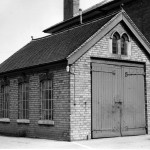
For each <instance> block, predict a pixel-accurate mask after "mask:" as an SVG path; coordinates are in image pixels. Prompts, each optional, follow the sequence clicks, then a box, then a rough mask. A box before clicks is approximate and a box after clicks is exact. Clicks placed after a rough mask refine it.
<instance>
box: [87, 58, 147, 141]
mask: <svg viewBox="0 0 150 150" xmlns="http://www.w3.org/2000/svg"><path fill="white" fill-rule="evenodd" d="M92 63H99V64H108V65H116V66H128V67H140V68H141V67H143V68H144V72H145V75H144V91H145V93H144V97H145V98H144V99H145V126H146V129H145V130H146V134H148V119H147V97H146V95H147V88H146V62H140V61H131V60H118V59H112V58H101V57H91V62H90V74H91V139H95V138H93V133H92V129H93V127H92V126H93V125H92V124H93V122H92V121H93V118H92V116H93V114H92V108H93V107H92V106H93V103H92V101H93V95H92Z"/></svg>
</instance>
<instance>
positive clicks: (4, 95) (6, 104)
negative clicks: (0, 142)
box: [0, 84, 10, 122]
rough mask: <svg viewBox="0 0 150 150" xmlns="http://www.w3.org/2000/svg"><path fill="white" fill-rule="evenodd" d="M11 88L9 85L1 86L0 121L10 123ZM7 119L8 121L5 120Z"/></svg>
mask: <svg viewBox="0 0 150 150" xmlns="http://www.w3.org/2000/svg"><path fill="white" fill-rule="evenodd" d="M9 95H10V86H9V85H8V84H4V85H1V100H0V105H1V109H0V119H1V120H2V121H6V122H9V120H8V119H9V118H10V96H9ZM5 119H6V120H5Z"/></svg>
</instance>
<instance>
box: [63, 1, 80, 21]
mask: <svg viewBox="0 0 150 150" xmlns="http://www.w3.org/2000/svg"><path fill="white" fill-rule="evenodd" d="M77 14H79V0H64V21H65V20H68V19H70V18H72V17H74V16H76V15H77Z"/></svg>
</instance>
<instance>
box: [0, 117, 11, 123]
mask: <svg viewBox="0 0 150 150" xmlns="http://www.w3.org/2000/svg"><path fill="white" fill-rule="evenodd" d="M0 122H6V123H9V122H10V119H9V118H0Z"/></svg>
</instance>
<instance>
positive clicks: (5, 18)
mask: <svg viewBox="0 0 150 150" xmlns="http://www.w3.org/2000/svg"><path fill="white" fill-rule="evenodd" d="M101 1H102V0H80V8H81V9H82V10H85V9H87V8H89V7H91V6H93V5H95V4H97V3H99V2H101ZM61 21H63V0H0V63H2V62H3V61H4V60H6V59H7V58H8V57H10V56H11V55H12V54H13V53H15V52H16V51H18V50H19V49H20V48H22V47H23V46H24V45H26V44H27V43H29V42H30V41H31V36H33V37H34V38H38V37H41V36H46V35H47V34H44V33H43V32H42V31H43V30H44V29H46V28H48V27H50V26H52V25H54V24H56V23H59V22H61Z"/></svg>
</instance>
